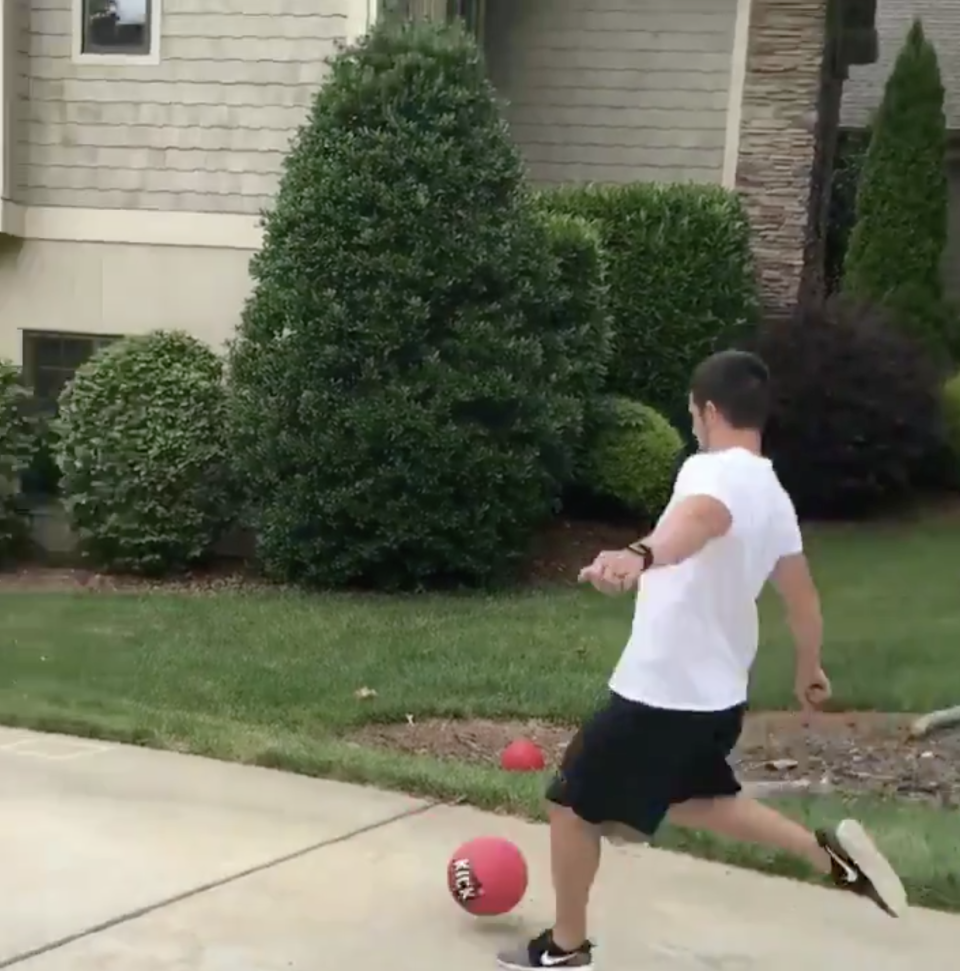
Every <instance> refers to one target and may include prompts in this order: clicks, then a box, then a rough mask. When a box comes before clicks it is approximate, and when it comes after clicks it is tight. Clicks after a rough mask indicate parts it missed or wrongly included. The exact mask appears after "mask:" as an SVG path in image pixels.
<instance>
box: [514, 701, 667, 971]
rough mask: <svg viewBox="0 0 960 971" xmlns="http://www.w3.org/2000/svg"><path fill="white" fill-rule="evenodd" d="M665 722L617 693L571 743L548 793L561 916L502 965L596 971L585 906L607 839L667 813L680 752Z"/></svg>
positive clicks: (647, 826)
mask: <svg viewBox="0 0 960 971" xmlns="http://www.w3.org/2000/svg"><path fill="white" fill-rule="evenodd" d="M667 717H668V715H667V714H666V713H659V712H656V711H655V710H653V709H649V708H646V707H645V706H643V705H637V704H635V703H634V702H629V701H626V700H624V699H622V698H618V697H617V696H613V697H612V698H611V700H610V701H609V702H608V704H607V705H606V706H604V707H603V708H601V709H600V711H598V712H597V713H596V715H594V716H593V718H591V719H590V720H589V721H588V722H587V723H586V724H585V725H584V726H583V728H582V729H581V730H580V731H579V732H578V733H577V735H576V737H575V738H574V739H573V741H572V742H571V743H570V745H569V747H568V748H567V751H566V753H565V754H564V759H563V764H562V765H561V766H560V771H559V772H558V773H557V776H556V777H555V778H554V780H553V782H552V783H551V784H550V787H549V789H548V791H547V800H548V804H549V816H550V855H551V870H552V875H553V887H554V893H555V895H556V919H555V921H554V924H553V927H551V928H550V929H549V930H546V931H544V932H543V933H542V934H540V935H539V936H538V937H535V938H534V939H533V940H532V941H530V942H528V943H527V944H525V945H523V946H522V947H519V948H516V949H515V950H512V951H505V952H503V953H501V954H500V955H499V956H498V963H499V965H500V967H501V968H505V969H507V971H528V969H532V968H577V969H579V971H591V969H592V968H593V945H592V943H591V942H590V940H589V939H588V937H587V906H588V903H589V898H590V891H591V889H592V887H593V882H594V880H595V878H596V875H597V870H598V868H599V865H600V840H601V835H603V834H605V833H612V832H613V831H614V830H615V831H616V832H617V833H618V834H619V833H629V835H630V837H632V838H641V839H642V838H644V834H651V833H653V832H655V831H656V828H657V826H658V825H659V823H660V822H661V820H662V819H663V818H664V817H665V816H666V812H667V808H668V804H669V798H668V795H669V791H670V785H669V781H670V778H671V773H672V772H673V771H674V769H675V766H674V762H675V755H674V753H675V751H676V750H675V749H674V748H673V747H671V746H669V745H667V746H664V744H663V739H664V738H670V731H669V726H665V725H664V724H662V722H663V720H664V719H665V718H667ZM658 793H660V794H661V795H658Z"/></svg>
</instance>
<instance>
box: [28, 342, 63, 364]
mask: <svg viewBox="0 0 960 971" xmlns="http://www.w3.org/2000/svg"><path fill="white" fill-rule="evenodd" d="M62 344H63V342H62V341H61V340H60V338H59V337H35V338H33V347H34V357H35V361H36V366H37V367H60V362H61V360H62V359H63V346H62Z"/></svg>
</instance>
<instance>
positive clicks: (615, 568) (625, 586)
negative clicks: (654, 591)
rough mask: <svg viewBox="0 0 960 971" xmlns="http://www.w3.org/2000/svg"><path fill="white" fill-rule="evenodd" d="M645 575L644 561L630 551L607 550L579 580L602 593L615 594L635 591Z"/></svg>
mask: <svg viewBox="0 0 960 971" xmlns="http://www.w3.org/2000/svg"><path fill="white" fill-rule="evenodd" d="M641 573H643V559H642V558H641V557H639V556H637V554H636V553H632V552H630V550H605V551H604V552H603V553H600V554H599V555H598V556H597V558H596V559H595V560H594V561H593V562H592V563H591V564H590V565H589V566H585V567H584V568H583V569H582V570H581V571H580V575H579V577H578V578H577V579H578V580H579V581H580V583H590V584H592V585H593V587H594V588H595V589H597V590H599V591H600V592H601V593H606V594H615V593H623V592H624V591H626V590H632V589H634V588H635V587H636V586H637V584H638V583H639V581H640V574H641Z"/></svg>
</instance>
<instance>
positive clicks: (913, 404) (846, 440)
mask: <svg viewBox="0 0 960 971" xmlns="http://www.w3.org/2000/svg"><path fill="white" fill-rule="evenodd" d="M752 349H753V350H755V351H757V353H759V354H760V356H761V357H762V358H763V359H764V360H765V361H766V363H767V366H768V367H769V368H770V373H771V376H772V379H773V386H774V389H775V392H776V401H775V404H774V408H773V412H772V415H771V419H770V422H769V424H768V427H767V430H766V434H765V436H764V448H765V451H766V453H767V454H768V455H769V456H770V458H771V460H772V461H773V463H774V466H775V467H776V470H777V473H778V475H779V476H780V478H781V480H782V481H783V484H784V487H785V488H786V489H787V491H788V492H789V493H790V495H791V496H792V498H793V501H794V503H795V504H796V507H797V510H798V512H799V513H800V515H801V516H809V517H814V518H855V517H859V516H866V515H870V514H873V513H879V512H882V511H884V510H885V509H886V508H888V507H890V506H893V505H894V504H897V503H899V502H901V501H903V500H905V499H909V498H911V497H912V495H913V493H914V491H915V490H916V489H917V488H918V487H919V486H921V485H923V484H925V483H927V482H929V481H930V479H931V476H933V475H934V474H935V472H934V469H935V467H938V466H939V465H940V464H941V461H942V455H943V451H944V444H945V433H944V428H943V420H942V403H941V394H942V388H941V380H940V376H939V373H938V371H937V368H936V367H935V366H934V365H933V363H932V362H931V360H930V358H929V356H928V355H927V354H926V353H925V351H924V350H923V348H922V347H921V346H920V345H919V344H918V343H917V342H916V341H915V340H913V339H912V338H910V337H909V336H907V335H905V334H904V333H903V332H902V331H900V330H899V328H898V327H896V326H895V324H893V323H892V322H891V320H890V316H889V314H888V313H887V312H885V311H883V310H881V309H878V308H876V307H871V306H869V305H864V304H856V303H854V302H852V301H851V300H849V299H834V300H832V301H831V302H830V303H829V304H828V305H827V306H826V307H825V308H824V309H823V310H811V311H808V312H806V313H804V314H802V315H797V316H796V317H795V318H793V319H792V320H789V321H777V322H774V323H771V324H768V325H766V326H765V327H763V328H762V329H761V331H760V333H759V336H758V339H757V341H756V344H755V346H754V347H753V348H752Z"/></svg>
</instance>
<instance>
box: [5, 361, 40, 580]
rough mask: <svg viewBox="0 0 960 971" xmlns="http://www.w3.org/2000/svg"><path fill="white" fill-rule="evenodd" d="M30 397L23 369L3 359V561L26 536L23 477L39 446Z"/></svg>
mask: <svg viewBox="0 0 960 971" xmlns="http://www.w3.org/2000/svg"><path fill="white" fill-rule="evenodd" d="M30 398H31V396H30V392H29V390H28V389H27V388H26V387H24V385H23V382H22V380H21V377H20V369H19V368H17V367H16V366H14V365H13V364H11V363H10V362H9V361H4V360H0V561H2V560H5V559H7V558H8V557H9V556H11V555H12V554H13V553H14V552H16V548H17V546H18V545H19V544H20V543H21V542H22V541H23V539H24V537H25V534H26V526H27V524H26V520H25V517H24V515H23V511H22V508H21V506H20V502H19V497H20V477H21V475H22V474H23V473H24V472H25V471H26V470H27V469H28V468H29V467H30V463H31V462H32V461H33V456H34V454H35V453H36V450H37V443H38V439H37V434H36V424H37V423H36V421H35V419H34V418H33V417H32V409H31V407H30V405H31V400H30Z"/></svg>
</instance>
